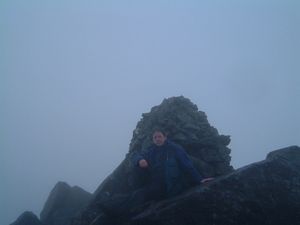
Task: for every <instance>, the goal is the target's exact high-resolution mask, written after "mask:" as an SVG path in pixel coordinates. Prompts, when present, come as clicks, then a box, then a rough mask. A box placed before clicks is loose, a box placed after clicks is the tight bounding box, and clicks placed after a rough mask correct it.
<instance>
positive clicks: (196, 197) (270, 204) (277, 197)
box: [92, 146, 300, 225]
mask: <svg viewBox="0 0 300 225" xmlns="http://www.w3.org/2000/svg"><path fill="white" fill-rule="evenodd" d="M133 213H134V215H135V216H133V217H131V218H129V219H128V220H125V219H124V218H123V219H121V220H120V219H116V218H110V219H107V218H105V217H103V216H99V217H98V218H97V219H96V220H95V221H94V222H93V223H92V224H93V225H112V224H120V225H153V224H156V225H182V224H185V225H204V224H205V225H241V224H243V225H257V224H260V225H285V224H291V225H299V224H300V148H299V147H297V146H292V147H288V148H284V149H280V150H276V151H273V152H271V153H269V154H268V156H267V158H266V160H263V161H261V162H257V163H253V164H251V165H248V166H246V167H243V168H240V169H238V170H236V171H234V172H232V173H230V174H227V175H224V176H222V177H219V178H217V179H215V180H214V181H213V182H211V183H210V184H208V185H206V186H199V187H195V188H193V189H191V190H189V191H187V192H186V193H185V194H183V195H180V196H178V197H176V198H173V199H169V200H165V201H162V202H158V203H152V204H148V205H146V207H142V208H139V209H136V210H135V212H133Z"/></svg>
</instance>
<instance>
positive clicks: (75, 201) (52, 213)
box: [40, 182, 92, 225]
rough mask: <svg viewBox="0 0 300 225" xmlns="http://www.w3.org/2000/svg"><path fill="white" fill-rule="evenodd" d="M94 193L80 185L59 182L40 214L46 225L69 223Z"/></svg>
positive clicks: (65, 224)
mask: <svg viewBox="0 0 300 225" xmlns="http://www.w3.org/2000/svg"><path fill="white" fill-rule="evenodd" d="M91 197H92V194H90V193H88V192H86V191H85V190H83V189H82V188H80V187H77V186H74V187H71V186H69V185H68V184H67V183H65V182H58V183H57V184H56V185H55V187H54V188H53V189H52V191H51V192H50V195H49V197H48V199H47V201H46V203H45V205H44V208H43V210H42V212H41V214H40V218H41V221H42V222H43V223H44V224H46V225H68V224H69V223H70V220H71V218H73V217H75V216H76V215H77V213H78V212H80V211H81V210H82V209H83V208H84V207H86V206H87V205H88V203H89V201H90V200H91Z"/></svg>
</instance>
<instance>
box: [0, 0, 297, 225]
mask: <svg viewBox="0 0 300 225" xmlns="http://www.w3.org/2000/svg"><path fill="white" fill-rule="evenodd" d="M299 12H300V3H299V2H298V1H293V0H286V1H271V0H266V1H243V2H241V1H226V3H225V2H224V1H193V0H191V1H172V2H167V1H151V2H146V1H101V2H99V1H70V0H65V1H51V2H50V1H48V2H46V1H42V2H41V1H37V0H31V1H26V2H24V1H20V0H16V1H8V0H4V1H1V3H0V29H1V30H0V31H1V35H0V40H1V41H0V104H1V105H0V115H1V116H0V124H1V129H0V132H1V133H0V179H1V185H0V188H1V189H0V224H3V225H8V224H10V223H12V222H13V221H14V220H15V219H16V218H17V217H18V216H19V215H20V214H21V213H22V212H24V211H25V210H29V211H33V212H34V213H36V214H37V215H39V213H40V211H41V209H42V207H43V204H44V203H45V201H46V199H47V197H48V194H49V192H50V191H51V189H52V188H53V187H54V185H55V184H56V182H58V181H65V182H67V183H69V184H70V185H72V186H73V185H78V186H80V187H82V188H84V189H85V190H87V191H89V192H93V191H95V189H96V188H97V187H98V185H99V184H100V183H101V182H102V181H103V179H104V178H105V177H106V176H108V175H109V174H110V173H111V172H112V171H113V170H114V169H115V168H116V166H118V165H119V163H120V162H121V161H122V160H123V159H124V157H125V155H126V153H127V152H128V147H129V143H130V140H131V138H132V132H133V130H134V128H135V126H136V124H137V122H138V121H139V120H140V119H141V115H142V113H144V112H149V111H150V109H151V107H153V106H155V105H158V104H160V103H161V102H162V100H163V99H164V98H168V97H172V96H179V95H183V96H185V97H187V98H189V99H190V100H191V101H192V102H193V103H195V104H196V105H197V106H198V108H199V110H201V111H204V112H205V113H206V114H207V116H208V121H209V122H210V124H211V125H213V126H214V127H216V128H217V129H218V131H219V133H220V134H225V135H230V136H231V144H230V146H229V147H230V148H231V149H232V152H231V157H232V160H231V164H232V165H233V166H234V168H239V167H241V166H244V165H247V164H249V163H252V162H256V161H260V160H263V159H264V158H265V156H266V154H267V153H268V152H270V151H272V150H275V149H279V148H282V147H286V146H290V145H300V119H299V110H300V103H299V102H300V101H299V97H300V88H299V86H300V76H299V74H300V66H299V65H300V62H299V59H300V55H299V54H300V28H299V24H300V13H299Z"/></svg>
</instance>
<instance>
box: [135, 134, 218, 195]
mask: <svg viewBox="0 0 300 225" xmlns="http://www.w3.org/2000/svg"><path fill="white" fill-rule="evenodd" d="M152 141H153V145H152V146H150V147H149V148H148V149H147V150H146V151H143V152H142V153H136V154H134V155H133V157H132V162H133V164H134V165H136V166H137V167H138V168H139V169H142V170H145V171H147V172H148V173H149V175H150V181H149V183H148V185H147V186H146V188H148V189H150V190H153V192H156V193H153V194H152V195H156V196H157V197H163V198H168V197H173V196H175V195H178V194H180V193H181V192H182V191H184V190H185V189H187V188H189V187H190V186H193V185H199V184H203V183H206V182H208V181H211V180H212V179H213V178H203V177H202V176H201V175H200V174H199V172H198V171H197V169H196V168H195V167H194V166H193V163H192V161H191V160H190V159H189V157H188V155H187V153H186V151H185V150H184V149H183V148H182V147H181V146H180V145H178V144H175V143H174V142H172V141H171V140H169V139H168V138H167V135H166V133H165V132H164V131H163V130H161V129H155V130H154V132H153V135H152Z"/></svg>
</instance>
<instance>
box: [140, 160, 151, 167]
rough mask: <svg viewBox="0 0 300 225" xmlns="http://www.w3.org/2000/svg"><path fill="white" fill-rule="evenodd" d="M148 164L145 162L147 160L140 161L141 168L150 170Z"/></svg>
mask: <svg viewBox="0 0 300 225" xmlns="http://www.w3.org/2000/svg"><path fill="white" fill-rule="evenodd" d="M148 166H149V165H148V162H147V161H146V160H145V159H141V160H140V161H139V167H141V168H148Z"/></svg>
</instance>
